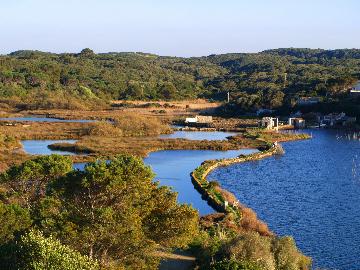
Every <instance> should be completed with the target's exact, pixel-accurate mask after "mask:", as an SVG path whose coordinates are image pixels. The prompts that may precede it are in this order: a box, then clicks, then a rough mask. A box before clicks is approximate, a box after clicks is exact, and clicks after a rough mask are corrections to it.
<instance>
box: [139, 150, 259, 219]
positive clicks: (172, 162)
mask: <svg viewBox="0 0 360 270" xmlns="http://www.w3.org/2000/svg"><path fill="white" fill-rule="evenodd" d="M256 151H257V150H255V149H242V150H231V151H211V150H164V151H158V152H153V153H150V154H149V156H148V157H147V158H145V159H144V162H145V163H146V164H147V165H150V167H151V168H152V170H153V171H154V172H155V173H156V177H155V180H158V181H159V182H160V185H164V186H169V187H172V188H173V190H174V191H176V192H178V201H179V202H180V203H187V204H192V206H193V207H194V208H196V209H197V210H199V212H200V214H201V215H206V214H210V213H214V212H215V211H214V210H213V209H212V208H211V207H210V206H209V205H208V204H207V202H206V201H204V200H203V199H202V198H201V195H200V194H199V193H198V191H196V190H195V188H194V186H193V184H192V182H191V179H190V173H191V172H192V171H193V170H194V169H195V168H196V167H198V166H199V165H200V164H201V163H202V162H203V161H205V160H209V159H220V158H233V157H236V156H238V155H240V154H251V153H254V152H256Z"/></svg>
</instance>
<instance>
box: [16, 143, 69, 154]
mask: <svg viewBox="0 0 360 270" xmlns="http://www.w3.org/2000/svg"><path fill="white" fill-rule="evenodd" d="M54 143H76V140H23V141H21V144H22V146H23V149H24V151H25V152H26V153H28V154H30V155H51V154H58V155H76V154H75V153H72V152H67V151H58V150H51V149H49V148H48V146H49V145H50V144H54Z"/></svg>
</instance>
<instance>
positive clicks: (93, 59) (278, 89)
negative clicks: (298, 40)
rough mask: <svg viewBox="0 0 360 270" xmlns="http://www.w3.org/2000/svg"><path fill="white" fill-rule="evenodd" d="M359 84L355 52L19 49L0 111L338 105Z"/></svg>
mask: <svg viewBox="0 0 360 270" xmlns="http://www.w3.org/2000/svg"><path fill="white" fill-rule="evenodd" d="M359 78H360V50H356V49H352V50H320V49H317V50H311V49H277V50H268V51H264V52H260V53H250V54H244V53H242V54H223V55H210V56H207V57H193V58H181V57H163V56H157V55H153V54H146V53H103V54H95V53H93V51H91V50H90V49H84V50H83V51H82V52H81V53H78V54H68V53H66V54H53V53H45V52H39V51H17V52H14V53H11V54H9V55H3V56H0V101H1V103H0V108H1V107H10V106H16V107H18V108H87V107H92V106H94V105H98V104H100V105H101V104H104V103H106V102H108V101H110V100H113V99H147V100H158V99H169V100H170V99H189V98H196V97H206V98H210V99H220V100H224V99H225V97H226V95H225V93H226V92H227V91H230V93H231V99H232V100H233V101H234V103H235V104H236V105H237V107H238V108H239V109H240V110H242V111H248V110H255V109H256V108H260V107H266V108H279V107H284V106H291V104H292V102H293V100H294V99H296V98H297V97H299V96H320V97H322V98H323V99H324V100H330V101H334V100H335V101H337V100H341V99H343V98H345V97H346V94H345V93H346V90H347V89H348V88H349V87H351V86H352V85H353V84H354V83H355V82H356V81H357V80H358V79H359Z"/></svg>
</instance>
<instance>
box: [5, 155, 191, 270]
mask: <svg viewBox="0 0 360 270" xmlns="http://www.w3.org/2000/svg"><path fill="white" fill-rule="evenodd" d="M71 166H72V163H71V161H70V160H69V159H68V158H67V157H62V156H58V155H52V156H46V157H39V158H35V159H33V160H29V161H26V162H25V163H23V164H21V165H19V166H13V167H11V168H10V169H8V170H7V171H6V172H5V173H3V174H2V175H1V176H0V179H1V197H0V199H1V202H2V203H1V204H0V219H1V221H2V227H3V230H2V234H1V238H0V256H1V258H0V261H1V263H2V267H1V269H24V270H25V269H97V263H96V262H95V260H96V261H97V262H98V263H99V265H100V266H101V267H102V268H104V269H156V268H157V265H158V263H159V258H158V257H157V256H155V255H154V254H155V252H156V250H157V249H158V248H160V247H161V248H169V249H171V248H181V247H186V246H187V245H188V244H189V243H190V242H191V241H192V240H193V238H194V236H196V235H197V234H198V214H197V212H196V211H195V210H194V209H192V208H191V207H190V206H187V205H179V204H177V202H176V200H177V195H176V193H174V192H172V191H171V190H170V189H169V188H167V187H159V186H158V184H157V183H154V182H153V181H152V180H153V177H154V174H153V173H152V171H151V169H150V168H149V167H147V166H145V165H144V163H143V162H142V160H141V159H138V158H134V157H131V156H118V157H116V158H114V159H113V160H111V161H110V162H105V161H97V162H94V163H90V164H88V165H87V166H86V168H85V170H84V171H77V170H72V168H71ZM29 228H31V230H30V232H29V233H27V229H29ZM33 229H36V231H34V230H33ZM19 265H20V266H19ZM47 265H52V267H53V268H47ZM77 266H78V268H77ZM74 267H75V268H74Z"/></svg>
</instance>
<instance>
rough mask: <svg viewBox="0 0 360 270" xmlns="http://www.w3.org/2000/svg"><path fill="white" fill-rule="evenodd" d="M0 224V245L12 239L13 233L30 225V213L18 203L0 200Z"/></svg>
mask: <svg viewBox="0 0 360 270" xmlns="http://www.w3.org/2000/svg"><path fill="white" fill-rule="evenodd" d="M0 224H1V230H0V245H3V244H5V243H6V242H8V241H10V240H12V239H13V238H14V234H16V233H18V232H21V231H23V230H25V229H27V228H29V227H30V225H31V219H30V213H29V211H28V210H27V209H23V208H21V207H20V206H19V205H15V204H4V203H1V202H0Z"/></svg>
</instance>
